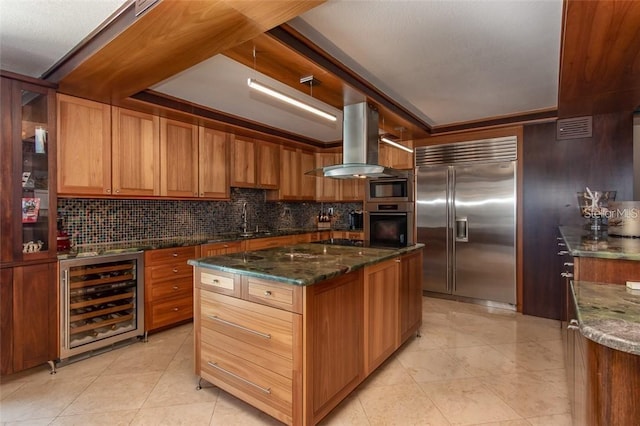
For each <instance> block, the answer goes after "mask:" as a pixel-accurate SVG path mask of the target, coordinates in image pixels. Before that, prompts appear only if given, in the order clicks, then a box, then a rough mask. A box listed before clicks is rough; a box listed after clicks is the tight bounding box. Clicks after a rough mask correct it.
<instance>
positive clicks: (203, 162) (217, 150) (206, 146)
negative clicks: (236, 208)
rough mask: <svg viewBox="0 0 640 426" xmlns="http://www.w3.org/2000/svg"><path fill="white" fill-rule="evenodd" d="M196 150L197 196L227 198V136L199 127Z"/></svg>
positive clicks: (223, 133)
mask: <svg viewBox="0 0 640 426" xmlns="http://www.w3.org/2000/svg"><path fill="white" fill-rule="evenodd" d="M198 148H199V149H198V188H199V189H198V196H199V197H200V198H217V199H226V198H229V168H228V167H227V164H229V135H228V134H227V133H225V132H221V131H218V130H213V129H209V128H206V127H202V126H200V128H199V131H198Z"/></svg>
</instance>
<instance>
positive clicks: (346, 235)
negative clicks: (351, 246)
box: [331, 231, 364, 240]
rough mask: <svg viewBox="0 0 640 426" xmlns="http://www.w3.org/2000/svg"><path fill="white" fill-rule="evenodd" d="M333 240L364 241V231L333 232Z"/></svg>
mask: <svg viewBox="0 0 640 426" xmlns="http://www.w3.org/2000/svg"><path fill="white" fill-rule="evenodd" d="M331 238H343V239H345V240H364V232H362V231H331Z"/></svg>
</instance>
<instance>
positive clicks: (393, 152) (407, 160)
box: [378, 141, 415, 170]
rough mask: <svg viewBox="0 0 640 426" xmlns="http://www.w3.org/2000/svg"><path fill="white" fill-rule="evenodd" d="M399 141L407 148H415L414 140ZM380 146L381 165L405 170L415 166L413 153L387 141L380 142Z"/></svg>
mask: <svg viewBox="0 0 640 426" xmlns="http://www.w3.org/2000/svg"><path fill="white" fill-rule="evenodd" d="M398 143H399V144H401V145H404V146H406V147H407V148H413V141H402V142H398ZM378 148H379V150H378V163H379V164H380V165H382V166H387V167H391V168H394V169H404V170H411V169H413V168H414V167H415V162H414V158H413V153H411V152H407V151H405V150H402V149H400V148H396V147H394V146H391V145H387V144H385V143H380V146H379V147H378Z"/></svg>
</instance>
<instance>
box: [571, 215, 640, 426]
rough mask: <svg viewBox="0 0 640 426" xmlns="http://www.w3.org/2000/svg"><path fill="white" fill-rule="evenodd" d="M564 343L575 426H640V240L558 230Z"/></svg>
mask: <svg viewBox="0 0 640 426" xmlns="http://www.w3.org/2000/svg"><path fill="white" fill-rule="evenodd" d="M560 234H561V237H562V243H561V246H560V247H561V250H560V252H559V254H562V255H565V256H570V259H566V260H567V262H565V263H564V265H565V268H566V267H570V266H572V267H573V270H565V272H564V273H563V276H564V277H565V280H563V286H564V289H563V295H564V297H563V300H562V305H563V309H562V312H563V317H562V320H563V340H564V343H565V360H566V370H567V379H568V386H569V397H570V399H571V402H572V414H573V421H574V424H579V425H603V424H612V425H613V424H615V425H634V426H635V425H637V424H638V419H639V418H640V405H638V403H637V395H638V392H639V390H640V291H638V290H630V289H628V288H627V286H626V282H627V281H638V280H640V262H639V261H640V240H638V239H636V238H620V237H612V236H609V235H607V233H606V232H599V233H594V232H592V231H589V230H585V229H583V228H577V227H560Z"/></svg>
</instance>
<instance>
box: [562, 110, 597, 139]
mask: <svg viewBox="0 0 640 426" xmlns="http://www.w3.org/2000/svg"><path fill="white" fill-rule="evenodd" d="M592 127H593V117H592V116H590V115H589V116H585V117H574V118H565V119H562V120H558V121H557V123H556V139H557V140H559V141H561V140H566V139H580V138H590V137H591V135H592Z"/></svg>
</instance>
